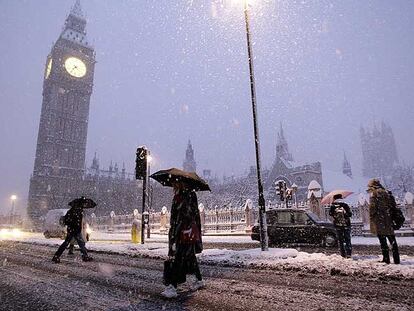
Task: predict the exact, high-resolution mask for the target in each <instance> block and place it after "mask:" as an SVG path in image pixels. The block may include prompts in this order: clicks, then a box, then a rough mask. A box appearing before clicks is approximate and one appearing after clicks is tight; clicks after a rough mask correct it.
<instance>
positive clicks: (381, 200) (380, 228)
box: [367, 179, 400, 264]
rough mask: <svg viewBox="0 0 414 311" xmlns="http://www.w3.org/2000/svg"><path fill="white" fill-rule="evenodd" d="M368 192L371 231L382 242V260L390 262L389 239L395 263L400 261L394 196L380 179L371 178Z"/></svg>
mask: <svg viewBox="0 0 414 311" xmlns="http://www.w3.org/2000/svg"><path fill="white" fill-rule="evenodd" d="M367 192H368V193H369V194H370V202H369V218H370V230H371V233H372V234H374V235H376V236H378V239H379V242H380V244H381V251H382V262H385V263H387V264H389V263H390V253H389V248H388V244H387V239H388V241H389V242H390V244H391V247H392V256H393V259H394V263H395V264H399V263H400V254H399V251H398V245H397V240H396V239H395V234H394V229H393V220H392V209H393V208H396V206H394V205H395V200H394V197H393V196H392V195H391V194H390V193H389V192H388V191H387V190H385V188H384V187H383V186H382V185H381V183H380V181H379V180H378V179H371V180H370V181H369V183H368V190H367Z"/></svg>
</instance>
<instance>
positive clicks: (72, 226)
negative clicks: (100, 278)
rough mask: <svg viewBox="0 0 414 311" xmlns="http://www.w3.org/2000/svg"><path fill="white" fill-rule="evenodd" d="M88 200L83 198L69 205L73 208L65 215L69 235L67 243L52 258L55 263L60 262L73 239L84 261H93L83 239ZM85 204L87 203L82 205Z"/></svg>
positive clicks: (67, 235) (67, 234) (64, 242)
mask: <svg viewBox="0 0 414 311" xmlns="http://www.w3.org/2000/svg"><path fill="white" fill-rule="evenodd" d="M87 200H88V199H86V198H85V197H81V198H80V199H77V200H74V201H72V202H70V203H69V205H70V206H71V208H70V209H69V210H68V211H67V213H66V215H65V221H64V223H65V225H66V226H67V233H66V238H65V241H63V243H62V245H60V246H59V248H58V250H57V251H56V253H55V255H54V256H53V258H52V261H53V262H54V263H59V262H60V256H62V254H63V252H64V251H65V249H66V248H67V247H68V245H69V244H70V242H71V241H72V239H75V241H76V243H78V245H79V248H80V251H81V253H82V260H83V261H91V260H92V258H91V257H89V256H88V251H87V249H86V247H85V241H84V240H83V237H82V220H83V208H85V205H86V202H87ZM82 202H85V203H82Z"/></svg>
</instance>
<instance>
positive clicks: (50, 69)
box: [46, 58, 53, 79]
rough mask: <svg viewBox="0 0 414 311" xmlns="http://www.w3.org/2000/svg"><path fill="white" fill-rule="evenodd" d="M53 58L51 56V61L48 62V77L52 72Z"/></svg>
mask: <svg viewBox="0 0 414 311" xmlns="http://www.w3.org/2000/svg"><path fill="white" fill-rule="evenodd" d="M52 61H53V60H52V58H49V61H48V62H47V66H46V79H47V78H49V76H50V72H51V71H52Z"/></svg>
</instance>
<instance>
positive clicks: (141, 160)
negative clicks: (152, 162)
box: [135, 147, 148, 180]
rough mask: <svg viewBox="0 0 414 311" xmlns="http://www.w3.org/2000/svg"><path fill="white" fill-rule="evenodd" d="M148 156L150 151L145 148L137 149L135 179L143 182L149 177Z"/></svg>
mask: <svg viewBox="0 0 414 311" xmlns="http://www.w3.org/2000/svg"><path fill="white" fill-rule="evenodd" d="M147 155H148V150H147V148H145V147H139V148H137V157H136V160H135V178H136V179H140V180H143V179H145V178H146V177H147Z"/></svg>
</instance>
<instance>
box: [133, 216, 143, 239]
mask: <svg viewBox="0 0 414 311" xmlns="http://www.w3.org/2000/svg"><path fill="white" fill-rule="evenodd" d="M131 242H132V243H141V223H140V222H139V221H138V220H137V219H134V220H133V221H132V227H131Z"/></svg>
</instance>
